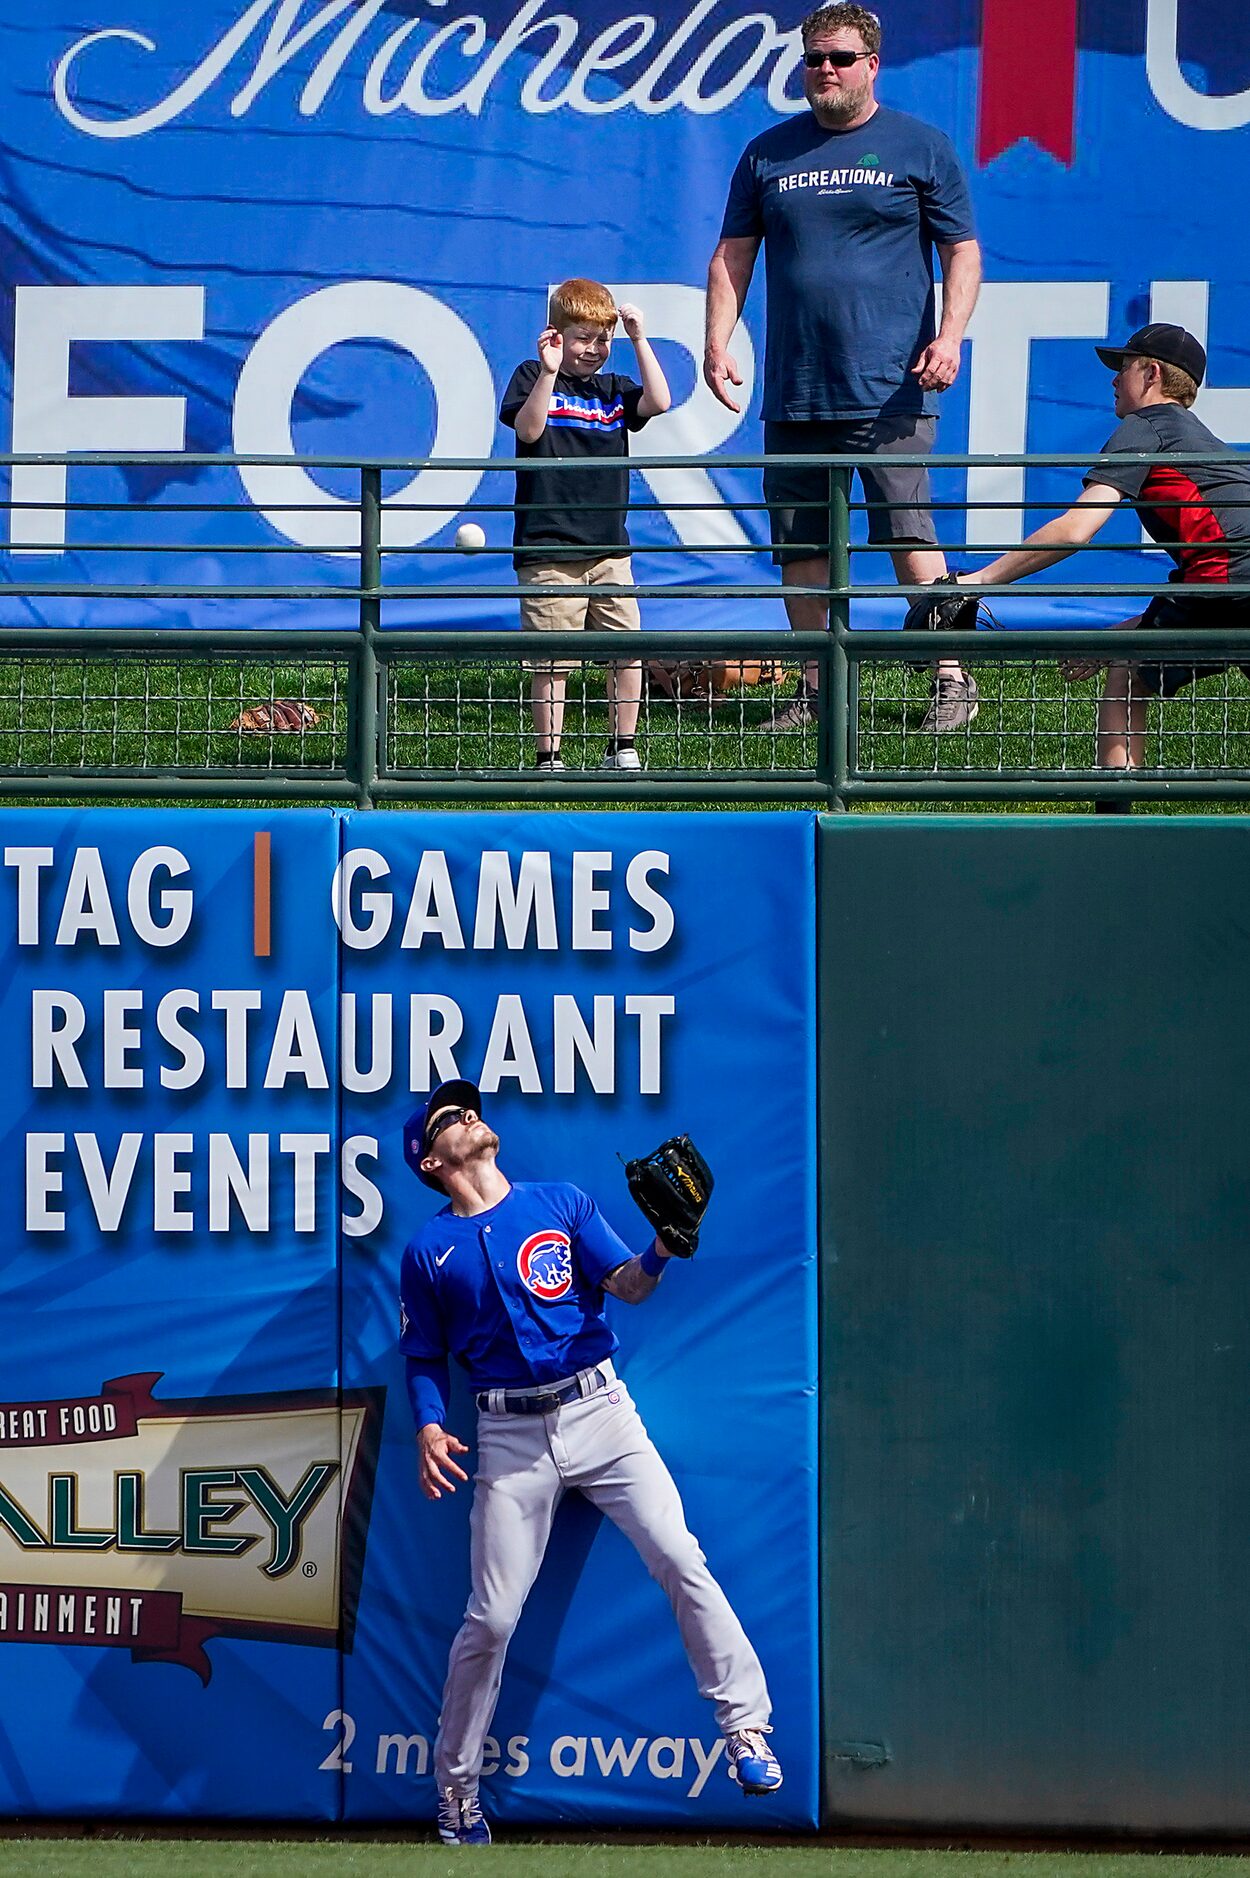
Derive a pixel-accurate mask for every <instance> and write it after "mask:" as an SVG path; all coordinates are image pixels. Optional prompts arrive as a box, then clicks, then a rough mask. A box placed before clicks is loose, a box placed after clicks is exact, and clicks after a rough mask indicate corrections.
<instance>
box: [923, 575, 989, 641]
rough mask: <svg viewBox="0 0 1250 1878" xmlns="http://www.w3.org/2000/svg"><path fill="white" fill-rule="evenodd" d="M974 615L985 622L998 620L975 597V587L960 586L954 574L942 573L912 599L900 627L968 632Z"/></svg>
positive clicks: (945, 631)
mask: <svg viewBox="0 0 1250 1878" xmlns="http://www.w3.org/2000/svg"><path fill="white" fill-rule="evenodd" d="M978 619H980V620H981V621H982V622H983V623H984V624H985V625H986V626H996V625H997V624H998V622H997V620H996V619H995V618H994V616H993V614H992V613H991V612H990V610H989V608H988V607H987V606H986V604H985V602H984V600H978V598H977V596H976V590H975V588H970V587H961V586H960V585H959V583H958V581H957V580H956V578H955V576H954V574H943V575H942V577H941V579H940V580H935V581H934V582H933V585H932V586H931V587H926V588H925V590H924V592H923V593H921V594H917V596H916V598H915V599H914V600H913V601H912V603H911V605H910V606H909V607H908V609H907V617H906V619H905V620H904V621H903V631H904V632H908V633H932V632H939V633H970V632H973V631H974V630H975V629H976V626H977V624H978Z"/></svg>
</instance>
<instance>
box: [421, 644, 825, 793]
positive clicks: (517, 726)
mask: <svg viewBox="0 0 1250 1878" xmlns="http://www.w3.org/2000/svg"><path fill="white" fill-rule="evenodd" d="M384 657H385V663H386V669H387V674H388V686H387V708H386V733H385V741H384V767H385V770H386V772H387V773H388V774H390V775H393V776H397V777H403V776H409V777H411V776H414V775H418V774H421V775H426V776H431V775H435V774H438V773H442V774H445V775H447V776H463V775H481V774H488V773H495V774H499V773H504V772H513V771H529V770H535V769H537V768H538V760H537V756H538V749H539V737H538V733H537V731H536V729H535V724H534V713H533V703H532V690H533V683H534V672H533V670H532V667H531V665H530V664H529V663H527V662H522V661H519V660H517V659H516V658H515V657H513V658H511V659H502V658H495V659H492V660H489V661H487V660H461V661H453V660H442V661H434V660H430V659H408V660H406V661H401V660H397V659H395V658H394V657H393V655H390V654H386V653H384ZM796 675H797V667H796V666H794V665H786V664H783V663H782V662H781V661H779V660H777V659H773V658H764V659H761V658H758V657H757V658H742V657H739V658H732V657H721V658H717V659H707V660H700V659H692V658H677V657H667V658H665V657H662V656H656V657H653V658H650V659H648V660H646V661H638V663H637V664H636V665H633V666H632V667H625V668H624V670H623V671H622V672H621V675H620V677H619V679H618V680H617V681H616V686H615V691H614V687H613V685H612V684H610V683H609V674H608V670H607V669H606V668H604V667H602V666H597V665H588V664H585V663H583V664H581V665H580V666H579V667H578V669H576V670H574V671H572V672H570V673H569V674H568V676H567V679H566V698H565V708H564V719H563V725H562V730H561V734H560V737H559V741H558V745H557V748H558V754H559V758H560V762H561V764H562V766H563V771H564V773H565V774H566V775H567V774H570V773H586V772H596V771H599V772H602V771H605V770H611V769H612V767H613V765H612V764H610V763H609V762H608V761H607V759H608V757H609V755H610V752H611V747H612V736H613V730H614V714H613V698H614V695H615V696H617V697H619V699H620V700H621V702H625V703H632V702H634V701H635V700H636V702H637V705H638V721H637V728H636V731H635V733H634V735H635V743H636V749H637V751H638V758H639V764H640V766H641V773H642V774H645V775H647V776H651V777H655V776H658V775H660V774H672V775H681V776H684V777H688V778H696V777H706V778H708V779H709V780H715V779H717V778H720V779H721V780H726V779H731V778H734V777H741V776H742V775H743V774H746V773H750V774H752V775H758V776H761V777H770V776H788V777H795V778H800V777H802V776H803V775H809V776H811V777H812V778H813V779H814V777H815V759H814V753H813V750H812V749H811V748H807V747H805V745H804V743H803V740H802V738H801V737H799V736H796V735H795V734H794V731H793V727H790V728H789V729H787V728H786V727H780V728H779V727H777V726H776V725H775V724H774V722H773V720H774V718H776V717H777V716H778V715H779V714H781V713H783V712H784V710H785V707H786V705H787V702H788V697H787V692H788V691H792V690H793V687H794V684H795V683H796Z"/></svg>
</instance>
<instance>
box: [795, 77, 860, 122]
mask: <svg viewBox="0 0 1250 1878" xmlns="http://www.w3.org/2000/svg"><path fill="white" fill-rule="evenodd" d="M871 94H872V86H871V84H865V85H857V86H856V88H855V90H854V91H849V90H842V91H838V92H832V93H830V95H829V96H828V97H827V98H821V99H820V100H819V102H818V101H817V100H816V99H814V98H809V99H808V103H809V104H810V105H811V107H812V110H813V112H814V113H815V117H816V122H817V123H818V124H820V125H821V126H822V127H823V128H824V129H825V130H837V129H838V128H839V127H840V126H841V125H843V124H848V123H850V121H851V119H852V118H855V117H858V116H859V114H860V112H861V111H862V110H863V108H864V106H865V104H867V102H868V100H869V98H870V96H871Z"/></svg>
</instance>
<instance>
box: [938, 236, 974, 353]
mask: <svg viewBox="0 0 1250 1878" xmlns="http://www.w3.org/2000/svg"><path fill="white" fill-rule="evenodd" d="M939 253H940V255H941V259H942V325H941V328H940V331H941V335H942V337H943V339H951V340H954V341H955V342H956V343H958V342H959V341H960V340H962V338H963V336H964V330H965V328H966V327H967V324H968V321H969V320H970V319H971V318H972V310H973V308H974V307H975V306H976V303H977V295H978V294H979V293H980V291H981V250H980V248H979V247H978V246H977V244H976V242H975V241H960V242H956V243H955V245H954V246H953V247H950V248H943V249H940V250H939Z"/></svg>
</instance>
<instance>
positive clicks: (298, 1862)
mask: <svg viewBox="0 0 1250 1878" xmlns="http://www.w3.org/2000/svg"><path fill="white" fill-rule="evenodd" d="M478 1859H480V1860H481V1861H482V1864H483V1868H484V1869H489V1870H491V1871H494V1872H498V1873H499V1874H500V1878H722V1875H723V1878H739V1874H741V1878H784V1875H785V1874H789V1873H795V1874H797V1875H798V1878H818V1874H822V1875H823V1874H828V1878H1242V1874H1243V1873H1244V1870H1245V1867H1246V1866H1247V1864H1248V1863H1250V1861H1248V1860H1246V1859H1245V1858H1241V1857H1228V1856H1203V1855H1193V1854H1181V1853H1175V1854H1173V1853H1096V1852H1001V1851H989V1852H967V1851H951V1852H941V1851H918V1850H899V1849H896V1848H892V1847H890V1848H882V1849H880V1850H878V1849H866V1848H862V1847H857V1848H850V1849H848V1848H842V1847H837V1846H831V1845H805V1846H796V1845H793V1844H790V1845H781V1846H759V1845H751V1846H725V1845H720V1844H686V1845H668V1844H656V1845H637V1844H631V1845H614V1844H608V1845H602V1844H598V1845H597V1844H569V1843H567V1842H557V1843H546V1844H544V1843H534V1842H532V1841H527V1840H523V1839H520V1838H518V1839H512V1840H504V1841H500V1842H497V1843H496V1844H495V1845H494V1846H493V1847H492V1848H491V1849H490V1850H489V1851H483V1852H481V1853H479V1854H476V1855H475V1854H473V1853H471V1852H465V1851H461V1850H448V1849H445V1848H443V1847H442V1846H438V1845H428V1844H425V1845H423V1844H411V1843H402V1844H401V1843H393V1842H392V1843H382V1842H378V1841H376V1840H369V1841H364V1842H362V1841H360V1840H358V1839H357V1840H351V1839H347V1840H343V1839H329V1838H325V1839H318V1840H313V1841H296V1842H281V1841H276V1842H268V1841H264V1840H255V1839H248V1840H231V1839H225V1838H222V1839H206V1840H196V1839H168V1838H161V1839H149V1840H142V1839H108V1838H104V1837H95V1838H91V1839H45V1838H40V1839H26V1840H9V1841H7V1842H0V1878H79V1874H84V1875H86V1878H148V1874H151V1878H166V1875H168V1878H222V1875H223V1874H226V1873H229V1874H230V1878H296V1875H297V1874H298V1875H299V1878H318V1874H320V1873H324V1874H325V1878H331V1875H332V1874H334V1875H335V1878H337V1875H338V1874H344V1875H345V1878H450V1875H451V1874H453V1873H455V1874H457V1878H461V1875H462V1874H463V1872H464V1869H465V1866H466V1864H472V1865H473V1866H474V1868H475V1869H476V1861H477V1860H478Z"/></svg>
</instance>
